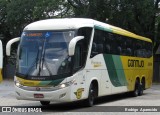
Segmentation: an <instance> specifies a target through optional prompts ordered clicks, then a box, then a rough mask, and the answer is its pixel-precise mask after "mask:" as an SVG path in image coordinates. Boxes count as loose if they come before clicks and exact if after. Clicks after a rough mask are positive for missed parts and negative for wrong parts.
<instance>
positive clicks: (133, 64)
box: [128, 59, 144, 67]
mask: <svg viewBox="0 0 160 115" xmlns="http://www.w3.org/2000/svg"><path fill="white" fill-rule="evenodd" d="M128 67H144V60H133V59H129V60H128Z"/></svg>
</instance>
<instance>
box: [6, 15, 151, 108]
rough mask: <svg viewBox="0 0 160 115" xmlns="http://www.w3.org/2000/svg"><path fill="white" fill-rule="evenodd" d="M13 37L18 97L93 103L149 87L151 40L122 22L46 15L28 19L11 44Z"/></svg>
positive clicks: (44, 103) (134, 93)
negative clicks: (43, 17) (133, 31)
mask: <svg viewBox="0 0 160 115" xmlns="http://www.w3.org/2000/svg"><path fill="white" fill-rule="evenodd" d="M17 40H20V45H19V48H18V54H17V55H18V58H17V70H16V75H15V90H16V97H17V99H20V100H36V101H40V102H41V104H42V105H47V104H49V103H50V101H56V102H71V101H78V100H85V102H86V105H88V106H93V104H94V99H95V98H96V97H100V96H105V95H111V94H118V93H123V92H131V94H132V95H133V96H138V95H142V94H143V90H144V89H147V88H150V87H151V84H152V73H153V56H152V41H151V40H150V39H148V38H145V37H142V36H138V35H136V34H133V33H131V32H128V31H126V30H123V29H121V28H118V27H115V26H111V25H109V24H105V23H102V22H99V21H96V20H92V19H83V18H71V19H49V20H42V21H38V22H34V23H31V24H29V25H28V26H26V27H25V29H24V31H23V33H22V36H21V37H20V38H16V40H14V39H13V40H12V42H10V43H9V45H11V44H12V43H13V41H17ZM9 45H8V46H7V47H8V49H9V47H10V46H9ZM8 52H9V50H8Z"/></svg>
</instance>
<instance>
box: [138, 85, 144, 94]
mask: <svg viewBox="0 0 160 115" xmlns="http://www.w3.org/2000/svg"><path fill="white" fill-rule="evenodd" d="M138 95H139V96H141V95H143V85H142V84H139V87H138Z"/></svg>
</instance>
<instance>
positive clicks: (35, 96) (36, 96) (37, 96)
mask: <svg viewBox="0 0 160 115" xmlns="http://www.w3.org/2000/svg"><path fill="white" fill-rule="evenodd" d="M34 98H44V95H43V94H34Z"/></svg>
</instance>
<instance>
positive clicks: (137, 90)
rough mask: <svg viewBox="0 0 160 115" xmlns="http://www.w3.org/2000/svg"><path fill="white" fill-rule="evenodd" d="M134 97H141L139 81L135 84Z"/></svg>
mask: <svg viewBox="0 0 160 115" xmlns="http://www.w3.org/2000/svg"><path fill="white" fill-rule="evenodd" d="M132 95H133V96H134V97H137V96H138V95H139V82H138V81H136V83H135V88H134V91H133V92H132Z"/></svg>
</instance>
